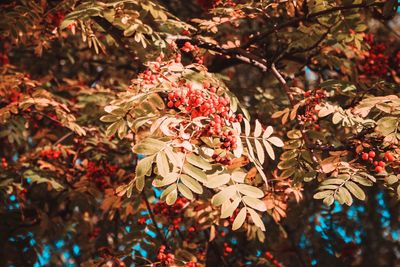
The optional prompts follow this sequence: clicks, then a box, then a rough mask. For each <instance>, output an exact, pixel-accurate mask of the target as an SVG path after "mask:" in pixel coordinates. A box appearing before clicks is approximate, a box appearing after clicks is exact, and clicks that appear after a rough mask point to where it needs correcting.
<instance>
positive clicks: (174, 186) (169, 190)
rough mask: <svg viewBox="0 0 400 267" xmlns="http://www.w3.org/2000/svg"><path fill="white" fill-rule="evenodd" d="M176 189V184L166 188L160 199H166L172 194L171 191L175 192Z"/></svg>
mask: <svg viewBox="0 0 400 267" xmlns="http://www.w3.org/2000/svg"><path fill="white" fill-rule="evenodd" d="M176 189H177V185H176V184H172V185H170V186H168V187H167V188H165V190H164V191H163V192H162V193H161V196H160V199H161V200H164V201H165V199H166V197H167V196H168V195H169V194H170V193H171V192H172V191H174V190H175V191H176Z"/></svg>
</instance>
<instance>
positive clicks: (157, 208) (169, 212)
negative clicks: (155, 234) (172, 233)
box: [153, 197, 188, 230]
mask: <svg viewBox="0 0 400 267" xmlns="http://www.w3.org/2000/svg"><path fill="white" fill-rule="evenodd" d="M187 202H188V200H187V199H186V198H183V197H179V198H178V199H177V200H176V201H175V203H174V204H173V205H171V206H169V205H168V204H167V203H165V202H163V201H159V202H157V203H156V204H155V205H154V208H153V210H154V213H155V214H159V215H163V216H166V217H167V218H168V219H170V220H171V222H172V225H171V226H170V229H171V230H174V229H179V223H180V222H181V221H182V215H183V214H182V209H183V208H184V207H185V205H186V203H187Z"/></svg>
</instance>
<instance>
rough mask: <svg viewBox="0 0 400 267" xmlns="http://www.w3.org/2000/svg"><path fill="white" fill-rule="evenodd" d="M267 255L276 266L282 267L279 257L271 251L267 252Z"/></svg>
mask: <svg viewBox="0 0 400 267" xmlns="http://www.w3.org/2000/svg"><path fill="white" fill-rule="evenodd" d="M265 257H266V258H267V259H268V260H269V261H270V262H271V263H272V264H273V265H274V266H275V267H282V266H283V265H282V264H281V263H280V262H279V261H277V259H276V258H275V257H274V256H273V255H272V254H271V253H270V252H268V251H267V252H265Z"/></svg>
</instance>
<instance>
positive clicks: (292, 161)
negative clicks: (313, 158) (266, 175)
mask: <svg viewBox="0 0 400 267" xmlns="http://www.w3.org/2000/svg"><path fill="white" fill-rule="evenodd" d="M295 165H297V159H295V158H293V159H289V160H284V161H281V162H279V164H278V168H279V169H280V170H284V169H289V168H291V167H293V166H295Z"/></svg>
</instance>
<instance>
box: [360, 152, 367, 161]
mask: <svg viewBox="0 0 400 267" xmlns="http://www.w3.org/2000/svg"><path fill="white" fill-rule="evenodd" d="M361 158H362V159H363V160H368V158H369V156H368V154H367V153H362V155H361Z"/></svg>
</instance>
